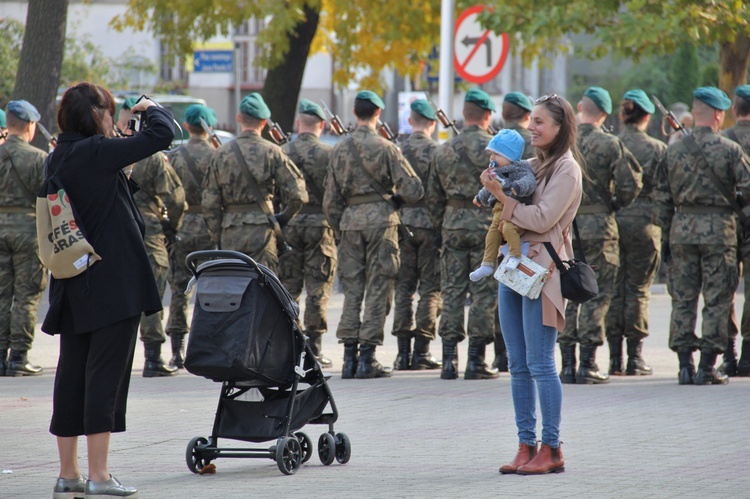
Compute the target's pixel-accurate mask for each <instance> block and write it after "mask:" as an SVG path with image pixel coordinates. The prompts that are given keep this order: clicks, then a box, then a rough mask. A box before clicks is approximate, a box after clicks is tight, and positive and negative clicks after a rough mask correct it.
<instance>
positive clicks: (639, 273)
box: [606, 217, 661, 340]
mask: <svg viewBox="0 0 750 499" xmlns="http://www.w3.org/2000/svg"><path fill="white" fill-rule="evenodd" d="M617 225H618V226H619V230H620V267H619V269H618V270H617V276H616V278H615V291H614V296H613V297H612V302H611V303H610V305H609V312H607V319H606V324H607V337H608V338H615V339H617V338H622V337H623V336H624V337H626V338H630V339H634V340H640V339H643V338H645V337H646V336H648V303H649V300H650V299H651V285H652V284H653V282H654V278H655V277H656V274H657V272H658V271H659V263H660V262H661V228H660V227H658V226H656V225H653V224H651V223H649V222H648V220H644V219H643V218H640V217H620V218H618V219H617Z"/></svg>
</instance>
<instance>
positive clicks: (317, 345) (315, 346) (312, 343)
mask: <svg viewBox="0 0 750 499" xmlns="http://www.w3.org/2000/svg"><path fill="white" fill-rule="evenodd" d="M306 334H307V346H309V347H310V350H312V353H313V355H314V356H315V360H317V361H318V363H319V364H320V365H321V367H331V365H333V362H331V359H329V358H328V357H326V356H325V355H323V351H322V349H323V335H322V334H320V333H317V332H315V333H312V332H310V333H306Z"/></svg>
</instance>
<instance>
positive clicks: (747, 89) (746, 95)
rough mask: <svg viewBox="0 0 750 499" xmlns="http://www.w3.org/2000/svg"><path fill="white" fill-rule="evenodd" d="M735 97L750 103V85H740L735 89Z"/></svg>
mask: <svg viewBox="0 0 750 499" xmlns="http://www.w3.org/2000/svg"><path fill="white" fill-rule="evenodd" d="M734 95H736V96H738V97H742V98H743V99H745V100H746V101H750V85H740V86H739V87H737V88H735V89H734Z"/></svg>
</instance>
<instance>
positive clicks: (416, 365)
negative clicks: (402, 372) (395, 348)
mask: <svg viewBox="0 0 750 499" xmlns="http://www.w3.org/2000/svg"><path fill="white" fill-rule="evenodd" d="M442 366H443V363H442V362H440V361H439V360H437V359H436V358H435V357H433V355H432V354H431V353H430V339H429V338H425V337H424V336H417V337H415V338H414V353H412V356H411V370H412V371H425V370H427V369H440V368H441V367H442Z"/></svg>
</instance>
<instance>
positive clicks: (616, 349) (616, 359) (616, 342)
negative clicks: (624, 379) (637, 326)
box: [607, 336, 625, 376]
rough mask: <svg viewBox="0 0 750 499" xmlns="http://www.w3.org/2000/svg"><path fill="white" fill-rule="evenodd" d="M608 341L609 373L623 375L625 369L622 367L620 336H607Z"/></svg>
mask: <svg viewBox="0 0 750 499" xmlns="http://www.w3.org/2000/svg"><path fill="white" fill-rule="evenodd" d="M607 343H609V375H610V376H623V375H624V374H625V369H623V367H622V336H618V337H616V338H614V337H613V338H607Z"/></svg>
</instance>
